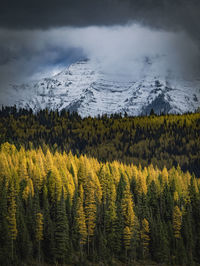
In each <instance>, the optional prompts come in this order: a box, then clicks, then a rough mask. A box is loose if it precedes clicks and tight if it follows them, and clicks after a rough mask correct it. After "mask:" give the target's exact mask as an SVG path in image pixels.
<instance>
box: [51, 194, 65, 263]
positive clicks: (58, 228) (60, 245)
mask: <svg viewBox="0 0 200 266" xmlns="http://www.w3.org/2000/svg"><path fill="white" fill-rule="evenodd" d="M54 239H55V257H56V261H58V262H59V263H64V262H65V261H66V258H67V257H68V256H69V225H68V219H67V215H66V207H65V199H64V191H63V189H62V193H61V198H60V200H59V201H58V202H57V206H56V222H55V236H54Z"/></svg>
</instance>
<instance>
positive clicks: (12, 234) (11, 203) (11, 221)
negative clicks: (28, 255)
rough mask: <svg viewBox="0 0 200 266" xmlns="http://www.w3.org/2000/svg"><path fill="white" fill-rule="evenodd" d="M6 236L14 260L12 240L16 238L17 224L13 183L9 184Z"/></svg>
mask: <svg viewBox="0 0 200 266" xmlns="http://www.w3.org/2000/svg"><path fill="white" fill-rule="evenodd" d="M7 221H8V234H9V239H10V241H11V257H12V260H13V258H14V240H16V237H17V224H16V202H15V191H14V186H13V183H11V184H10V186H9V190H8V213H7Z"/></svg>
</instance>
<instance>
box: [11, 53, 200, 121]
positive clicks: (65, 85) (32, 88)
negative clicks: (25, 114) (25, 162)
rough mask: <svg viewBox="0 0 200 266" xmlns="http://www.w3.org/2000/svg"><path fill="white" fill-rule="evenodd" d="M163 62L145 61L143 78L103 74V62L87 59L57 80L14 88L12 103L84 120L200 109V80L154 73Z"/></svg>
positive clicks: (54, 78) (61, 73)
mask: <svg viewBox="0 0 200 266" xmlns="http://www.w3.org/2000/svg"><path fill="white" fill-rule="evenodd" d="M156 60H158V59H155V58H154V59H150V58H148V57H146V58H145V59H144V60H143V66H144V67H143V73H141V75H140V78H135V77H131V75H129V76H128V77H126V75H124V74H123V75H119V74H115V73H113V72H110V73H108V71H107V72H104V70H103V69H101V68H100V66H99V65H98V63H95V62H92V61H89V60H83V61H80V62H77V63H74V64H72V65H70V66H69V67H67V68H66V69H64V70H63V71H62V72H60V73H58V74H56V75H54V76H53V77H48V78H44V79H42V80H39V81H35V82H33V81H32V82H30V83H28V84H23V85H20V86H19V85H12V87H11V89H9V93H10V99H11V104H12V105H13V104H16V106H17V107H24V108H32V109H33V110H34V111H37V110H39V109H44V108H49V109H53V110H55V109H58V110H62V109H68V110H70V111H77V112H78V113H79V114H80V115H81V116H88V115H90V116H96V115H98V114H104V113H107V114H112V113H120V112H121V113H124V112H127V113H128V114H129V115H140V114H146V113H149V112H150V110H151V109H152V108H153V109H154V110H155V111H156V112H168V113H183V112H187V111H194V110H196V109H197V108H198V107H199V105H200V78H199V79H197V78H195V79H194V78H191V79H188V78H187V79H186V78H184V79H183V78H175V76H174V75H173V73H171V72H170V71H169V72H168V73H167V75H162V74H159V70H155V64H156V63H155V62H156Z"/></svg>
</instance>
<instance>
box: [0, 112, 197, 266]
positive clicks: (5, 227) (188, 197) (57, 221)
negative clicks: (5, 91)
mask: <svg viewBox="0 0 200 266" xmlns="http://www.w3.org/2000/svg"><path fill="white" fill-rule="evenodd" d="M0 118H1V119H0V142H1V147H0V265H5V266H6V265H20V266H21V265H24V266H25V265H26V266H27V265H28V266H29V265H86V266H87V265H116V266H119V265H200V180H199V179H198V177H199V176H200V175H199V173H200V155H199V151H200V139H199V135H200V114H198V113H195V114H184V115H161V116H156V115H154V114H153V113H152V114H151V116H148V117H127V116H125V117H122V116H121V115H112V116H111V117H108V116H106V115H104V116H102V117H97V118H91V117H88V118H81V117H80V116H78V115H77V114H76V113H73V114H70V113H69V112H65V111H63V112H61V113H58V112H56V111H55V112H53V111H52V112H48V111H47V110H43V111H40V112H39V113H37V114H33V112H32V111H31V110H29V111H27V110H19V111H17V110H16V108H14V107H13V108H3V109H2V110H1V112H0Z"/></svg>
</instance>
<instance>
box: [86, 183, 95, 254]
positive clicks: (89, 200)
mask: <svg viewBox="0 0 200 266" xmlns="http://www.w3.org/2000/svg"><path fill="white" fill-rule="evenodd" d="M85 194H86V195H85V216H86V225H87V242H88V254H89V252H90V241H91V238H92V237H93V236H94V229H95V225H96V224H95V222H96V209H97V207H96V201H95V195H94V188H93V184H92V182H91V181H90V182H88V183H87V186H86V192H85Z"/></svg>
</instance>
